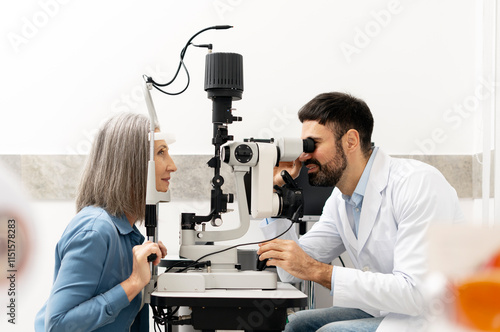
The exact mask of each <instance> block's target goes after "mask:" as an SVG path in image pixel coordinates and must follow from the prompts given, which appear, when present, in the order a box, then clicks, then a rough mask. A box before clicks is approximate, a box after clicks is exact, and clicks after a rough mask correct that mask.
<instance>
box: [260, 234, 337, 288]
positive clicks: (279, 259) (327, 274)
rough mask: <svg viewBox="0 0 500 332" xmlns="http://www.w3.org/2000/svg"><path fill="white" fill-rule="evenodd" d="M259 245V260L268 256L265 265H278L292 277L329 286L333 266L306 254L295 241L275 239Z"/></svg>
mask: <svg viewBox="0 0 500 332" xmlns="http://www.w3.org/2000/svg"><path fill="white" fill-rule="evenodd" d="M259 247H260V248H259V250H258V251H257V254H258V255H259V260H261V261H262V260H264V259H268V258H269V260H268V261H267V264H266V265H268V266H277V267H280V268H282V269H283V270H285V271H286V272H288V273H290V274H291V275H293V276H294V277H297V278H299V279H302V280H311V281H314V282H316V283H319V284H321V285H323V286H324V287H326V288H328V289H330V288H331V279H332V269H333V267H332V266H331V265H328V264H324V263H321V262H318V261H317V260H315V259H314V258H312V257H311V256H309V255H308V254H306V253H305V252H304V250H302V248H300V247H299V245H298V244H297V243H296V242H295V241H292V240H281V239H276V240H273V241H269V242H265V243H261V244H259Z"/></svg>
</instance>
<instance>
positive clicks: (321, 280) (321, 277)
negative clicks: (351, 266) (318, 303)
mask: <svg viewBox="0 0 500 332" xmlns="http://www.w3.org/2000/svg"><path fill="white" fill-rule="evenodd" d="M313 265H314V266H311V268H310V271H311V275H310V277H309V278H308V279H309V280H311V281H314V282H315V283H317V284H320V285H321V286H323V287H326V288H328V289H331V288H332V271H333V266H332V265H329V264H325V263H321V262H318V261H315V262H314V264H313Z"/></svg>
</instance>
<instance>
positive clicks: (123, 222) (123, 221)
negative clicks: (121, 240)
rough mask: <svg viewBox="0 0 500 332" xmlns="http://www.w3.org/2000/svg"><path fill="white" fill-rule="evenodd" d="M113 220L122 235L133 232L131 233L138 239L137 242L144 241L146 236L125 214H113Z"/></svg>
mask: <svg viewBox="0 0 500 332" xmlns="http://www.w3.org/2000/svg"><path fill="white" fill-rule="evenodd" d="M111 220H112V221H113V223H114V224H115V227H116V229H117V230H118V232H120V234H121V235H127V234H130V233H132V234H131V235H132V237H133V238H134V239H136V242H137V243H142V242H143V241H144V236H143V235H142V234H141V232H140V231H139V230H138V229H137V227H135V225H134V227H132V226H130V222H129V221H128V219H127V217H126V216H125V215H124V214H123V215H122V216H120V217H115V216H111Z"/></svg>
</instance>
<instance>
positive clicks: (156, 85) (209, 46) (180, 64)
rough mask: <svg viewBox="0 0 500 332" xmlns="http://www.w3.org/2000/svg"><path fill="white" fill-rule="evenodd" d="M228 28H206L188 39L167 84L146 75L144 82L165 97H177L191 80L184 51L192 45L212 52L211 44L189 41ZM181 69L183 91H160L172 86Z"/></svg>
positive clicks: (220, 26)
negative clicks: (184, 76)
mask: <svg viewBox="0 0 500 332" xmlns="http://www.w3.org/2000/svg"><path fill="white" fill-rule="evenodd" d="M230 28H232V26H231V25H214V26H211V27H208V28H205V29H202V30H200V31H198V32H197V33H195V34H194V35H193V36H192V37H191V38H189V40H188V41H187V43H186V45H185V46H184V47H183V48H182V50H181V54H180V60H179V65H178V66H177V70H176V72H175V74H174V77H173V78H172V79H171V80H170V81H169V82H167V83H158V82H155V80H154V79H153V78H152V77H149V76H146V75H143V78H144V79H145V81H146V82H148V83H152V84H153V86H154V87H155V89H156V90H158V91H160V92H163V93H164V94H167V95H170V96H176V95H179V94H181V93H183V92H184V91H186V89H187V88H188V87H189V83H190V82H191V79H190V77H189V71H188V69H187V67H186V65H185V64H184V57H185V56H186V51H187V48H188V47H189V45H193V46H196V47H206V48H208V49H209V51H211V50H212V44H201V45H194V44H192V43H191V41H192V40H193V39H194V38H196V36H198V35H199V34H201V33H203V32H205V31H208V30H223V29H230ZM181 67H182V68H184V71H185V72H186V76H187V83H186V86H185V87H184V89H182V90H181V91H178V92H167V91H165V90H163V89H161V87H166V86H169V85H170V84H172V83H173V82H174V81H175V80H176V78H177V75H179V71H180V70H181Z"/></svg>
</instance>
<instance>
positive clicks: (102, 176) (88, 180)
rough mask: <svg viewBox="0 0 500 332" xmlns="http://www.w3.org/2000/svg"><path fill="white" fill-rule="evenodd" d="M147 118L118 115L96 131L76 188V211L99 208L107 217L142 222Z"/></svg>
mask: <svg viewBox="0 0 500 332" xmlns="http://www.w3.org/2000/svg"><path fill="white" fill-rule="evenodd" d="M148 132H149V119H148V118H147V117H146V116H144V115H142V114H132V113H120V114H118V115H116V116H113V117H112V118H110V119H109V120H108V121H106V123H105V124H104V126H103V127H102V128H101V129H100V130H99V132H98V134H97V136H96V138H95V140H94V143H93V145H92V150H91V152H90V154H89V156H88V158H87V163H86V166H85V169H84V171H83V176H82V179H81V182H80V186H79V188H78V195H77V199H76V209H77V212H79V211H80V210H81V209H83V208H84V207H86V206H99V207H102V208H103V209H105V210H106V211H107V212H108V213H109V214H111V215H114V216H121V215H123V214H127V215H130V216H134V217H135V218H137V220H143V219H144V215H145V204H146V179H147V162H148V153H149V143H148Z"/></svg>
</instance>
